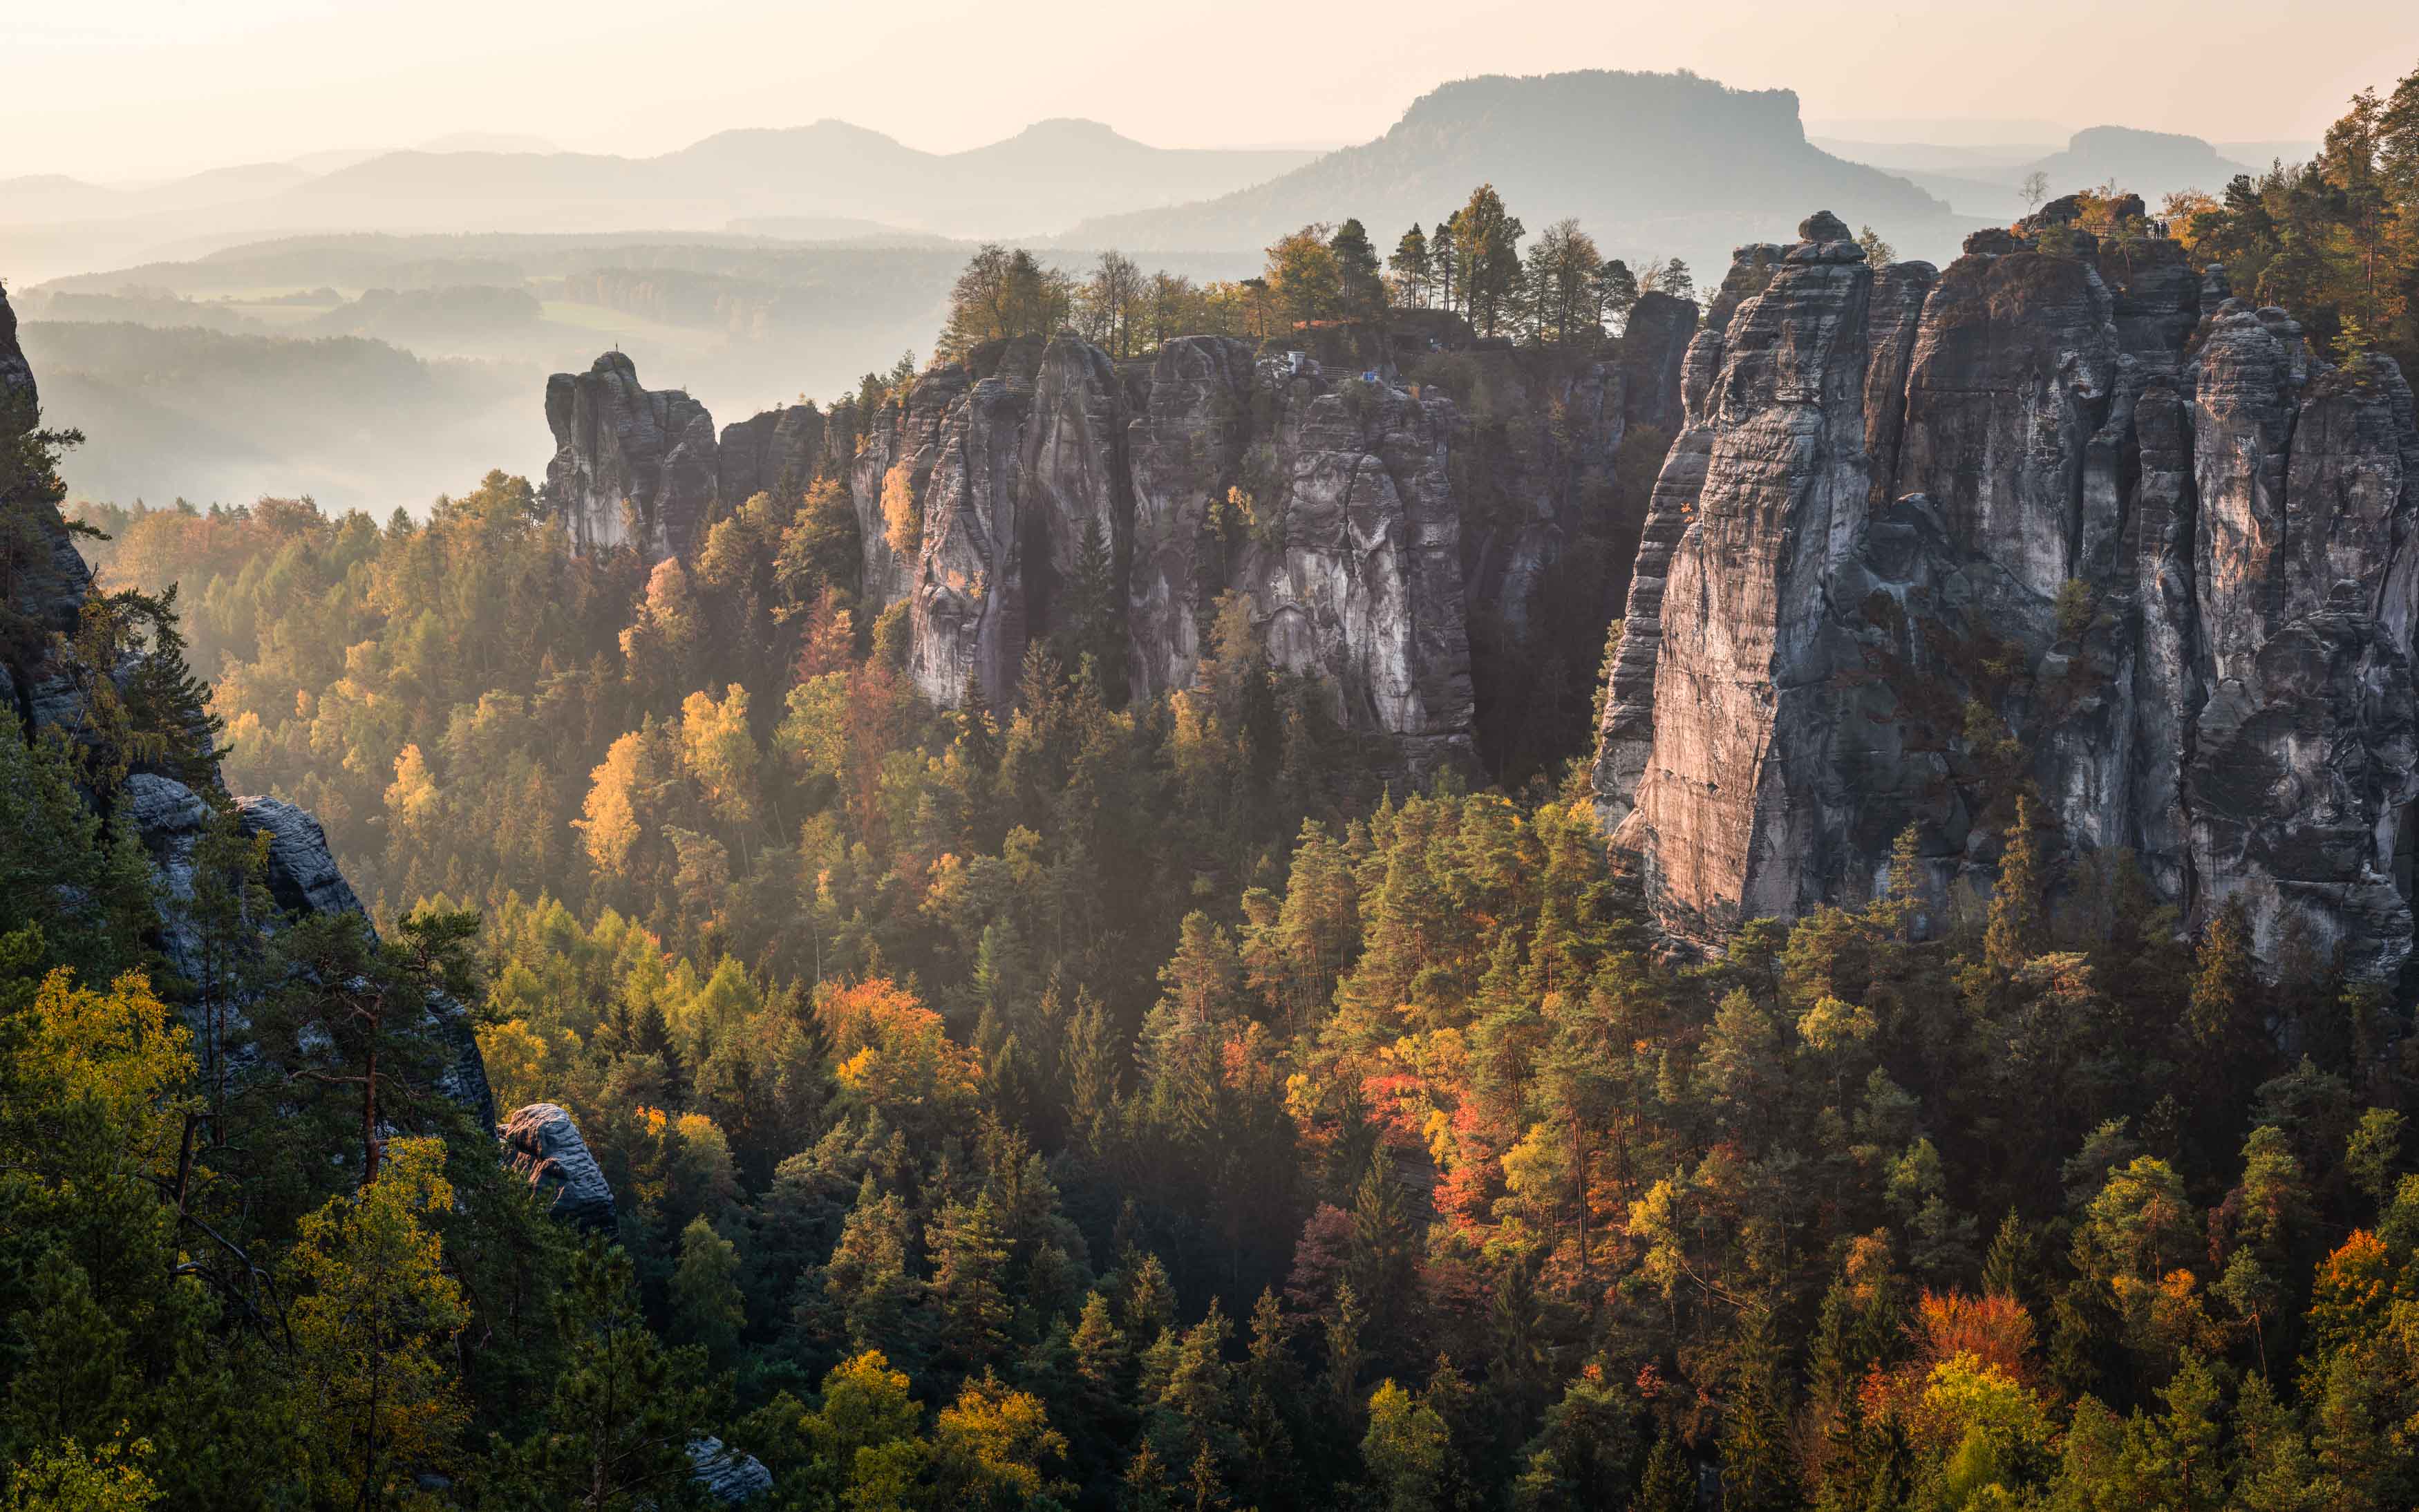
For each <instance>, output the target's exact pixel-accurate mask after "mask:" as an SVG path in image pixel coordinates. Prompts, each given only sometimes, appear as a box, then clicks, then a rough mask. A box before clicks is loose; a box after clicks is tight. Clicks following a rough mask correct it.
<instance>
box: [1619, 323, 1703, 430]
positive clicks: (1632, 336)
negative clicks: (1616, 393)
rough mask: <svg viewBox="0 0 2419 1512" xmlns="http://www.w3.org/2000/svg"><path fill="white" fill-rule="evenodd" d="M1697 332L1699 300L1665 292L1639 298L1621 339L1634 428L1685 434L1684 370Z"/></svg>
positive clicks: (1626, 409) (1627, 408) (1625, 403)
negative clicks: (1644, 427) (1682, 430)
mask: <svg viewBox="0 0 2419 1512" xmlns="http://www.w3.org/2000/svg"><path fill="white" fill-rule="evenodd" d="M1696 334H1697V301H1694V300H1684V299H1681V298H1679V297H1678V296H1676V295H1672V294H1666V293H1663V292H1662V291H1661V290H1659V289H1654V290H1649V291H1648V292H1646V293H1644V294H1641V295H1640V296H1639V297H1638V302H1637V303H1636V304H1635V305H1633V306H1631V307H1630V311H1629V324H1628V325H1627V326H1626V328H1624V330H1623V332H1622V337H1621V374H1622V378H1623V383H1622V412H1623V416H1624V418H1625V419H1626V421H1627V422H1628V423H1629V424H1632V425H1652V426H1654V427H1655V428H1656V430H1659V431H1661V432H1662V433H1663V434H1664V435H1666V436H1670V435H1672V434H1673V433H1674V432H1676V431H1678V430H1679V428H1680V424H1681V422H1682V419H1683V415H1682V407H1681V402H1680V368H1681V364H1682V363H1686V362H1687V358H1688V343H1689V342H1690V341H1691V340H1692V339H1694V337H1695V336H1696Z"/></svg>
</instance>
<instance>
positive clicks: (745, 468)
mask: <svg viewBox="0 0 2419 1512" xmlns="http://www.w3.org/2000/svg"><path fill="white" fill-rule="evenodd" d="M824 449H825V439H824V414H823V411H822V410H820V409H816V408H815V407H814V406H813V405H811V404H793V405H785V406H783V407H782V408H780V409H767V410H765V411H764V412H763V413H762V414H758V415H751V416H749V417H748V418H747V419H746V420H741V421H734V422H732V424H728V425H725V426H723V427H722V440H720V441H719V442H718V443H717V444H716V450H715V458H714V477H715V485H714V486H715V496H716V499H717V500H718V501H720V502H721V503H722V504H723V505H724V506H726V507H729V508H736V507H738V506H739V505H741V504H744V503H746V502H747V501H748V500H750V499H752V498H754V497H755V496H756V495H758V494H760V493H769V494H776V495H787V496H791V497H795V496H796V495H799V494H802V493H804V492H806V490H807V485H809V484H810V483H812V482H814V481H815V477H816V475H817V474H818V473H820V472H821V471H823V466H824Z"/></svg>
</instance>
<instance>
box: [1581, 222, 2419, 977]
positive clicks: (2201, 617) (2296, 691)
mask: <svg viewBox="0 0 2419 1512" xmlns="http://www.w3.org/2000/svg"><path fill="white" fill-rule="evenodd" d="M2130 208H2131V209H2132V210H2133V211H2134V213H2135V214H2136V215H2138V214H2139V210H2140V207H2139V205H2138V202H2136V203H2135V204H2134V205H2133V206H2132V207H2130ZM2075 212H2076V207H2075V206H2074V204H2073V203H2072V202H2071V201H2060V202H2056V203H2053V204H2052V205H2050V206H2049V207H2047V208H2044V209H2043V210H2042V213H2041V214H2040V215H2038V216H2036V217H2034V218H2033V219H2032V220H2031V221H2028V222H2026V223H2022V224H2019V225H2018V226H2017V227H2015V228H2013V229H2012V230H2004V231H2001V230H1995V231H1984V232H1978V233H1976V234H1975V235H1974V236H1973V237H1971V238H1969V239H1968V240H1967V242H1966V251H1965V253H1964V255H1963V256H1961V257H1959V258H1958V259H1956V260H1955V261H1954V262H1952V263H1951V264H1950V265H1949V267H1947V268H1946V269H1935V268H1934V267H1933V266H1932V265H1930V264H1928V263H1919V262H1911V263H1898V264H1894V265H1892V266H1889V267H1887V268H1873V267H1870V266H1868V265H1867V262H1866V258H1865V255H1864V253H1863V252H1862V251H1861V250H1860V249H1859V248H1858V247H1857V244H1856V243H1855V242H1854V241H1853V240H1851V239H1849V236H1848V232H1847V229H1846V227H1845V226H1844V225H1843V224H1841V223H1840V222H1839V221H1838V220H1837V219H1836V218H1834V217H1831V216H1829V215H1828V214H1826V213H1818V214H1817V215H1815V216H1813V217H1812V218H1810V220H1809V221H1807V223H1806V224H1804V225H1803V226H1801V227H1800V230H1799V237H1800V239H1799V240H1798V241H1796V242H1795V244H1793V245H1789V246H1786V247H1783V246H1774V245H1758V246H1749V247H1743V248H1741V249H1740V250H1739V252H1738V254H1737V255H1736V257H1735V258H1734V260H1733V266H1732V268H1731V270H1730V271H1729V273H1728V275H1727V277H1726V278H1725V279H1724V282H1723V285H1722V287H1721V290H1720V292H1719V294H1718V296H1717V297H1716V298H1715V300H1714V301H1712V305H1711V308H1710V311H1709V315H1708V318H1707V320H1706V323H1705V325H1704V327H1703V329H1702V330H1701V331H1699V332H1697V333H1696V334H1695V335H1694V336H1693V337H1692V338H1691V340H1690V342H1689V345H1688V347H1687V354H1686V357H1685V359H1684V377H1683V380H1682V383H1681V385H1680V395H1681V404H1682V407H1683V410H1684V413H1683V415H1682V417H1681V424H1680V425H1679V428H1678V431H1677V434H1676V436H1675V438H1674V440H1673V443H1672V448H1671V451H1670V453H1669V455H1668V456H1667V457H1666V459H1665V461H1664V464H1663V467H1662V470H1661V472H1660V474H1659V476H1658V477H1657V479H1656V484H1655V487H1654V493H1653V497H1652V501H1651V503H1650V506H1649V516H1648V519H1647V521H1646V525H1645V529H1644V532H1643V537H1642V542H1641V548H1640V551H1639V554H1638V559H1637V563H1636V568H1635V572H1634V575H1633V577H1632V579H1631V581H1630V584H1629V587H1628V594H1627V601H1626V609H1625V612H1624V615H1623V621H1622V631H1621V637H1620V640H1619V643H1618V645H1617V647H1616V649H1615V651H1614V653H1613V657H1612V662H1611V665H1610V692H1609V695H1608V697H1607V700H1606V702H1605V706H1604V709H1603V713H1602V717H1601V721H1600V727H1599V732H1598V743H1597V749H1596V756H1595V774H1594V779H1595V795H1596V803H1597V808H1598V811H1599V815H1600V817H1601V818H1602V820H1603V822H1604V825H1605V828H1606V830H1607V832H1608V833H1609V834H1610V836H1611V844H1612V846H1613V848H1614V850H1615V852H1616V853H1617V855H1618V856H1621V857H1622V858H1624V859H1625V860H1626V861H1627V862H1628V863H1630V864H1632V865H1633V866H1634V868H1635V871H1636V874H1637V875H1638V877H1639V878H1640V881H1641V886H1642V887H1643V889H1644V893H1645V896H1646V899H1647V902H1648V903H1649V905H1650V906H1651V907H1652V909H1653V910H1654V912H1655V914H1656V918H1657V919H1658V920H1659V922H1660V925H1661V927H1662V929H1663V930H1664V931H1665V932H1666V933H1667V934H1668V935H1669V936H1670V937H1671V938H1672V940H1674V941H1675V942H1677V943H1679V944H1680V945H1682V946H1684V947H1693V948H1698V949H1718V948H1719V947H1720V946H1721V945H1722V943H1723V942H1724V941H1725V940H1726V939H1727V937H1728V936H1729V934H1730V933H1732V932H1733V930H1734V929H1735V928H1736V927H1737V926H1738V925H1739V924H1740V923H1741V922H1743V921H1744V920H1746V919H1748V918H1756V917H1764V916H1770V917H1778V918H1796V917H1800V916H1802V915H1804V914H1807V913H1809V912H1810V911H1812V910H1813V909H1816V908H1818V907H1821V906H1824V905H1827V904H1839V905H1844V906H1856V905H1857V904H1859V903H1863V902H1865V901H1867V900H1869V899H1871V898H1872V897H1874V896H1876V895H1877V894H1878V893H1879V892H1880V891H1881V890H1882V889H1884V888H1885V887H1888V886H1889V885H1890V878H1889V875H1888V873H1889V870H1890V856H1891V850H1892V846H1893V843H1894V841H1895V840H1896V839H1897V837H1898V836H1899V835H1900V834H1901V833H1902V832H1903V831H1904V830H1907V829H1909V828H1910V827H1911V828H1912V829H1913V831H1914V834H1915V837H1916V844H1917V849H1918V852H1919V854H1920V856H1921V870H1922V873H1923V874H1922V876H1921V877H1920V878H1919V879H1917V880H1918V882H1919V884H1920V887H1921V890H1922V892H1923V895H1924V897H1925V899H1926V900H1927V903H1928V904H1929V906H1930V908H1931V909H1932V910H1933V911H1934V913H1935V916H1936V912H1937V910H1939V909H1940V908H1942V907H1943V906H1945V905H1947V903H1949V900H1950V898H1951V897H1952V895H1953V894H1955V893H1957V892H1958V890H1959V889H1969V892H1968V895H1969V896H1970V894H1971V892H1979V891H1982V890H1987V888H1988V887H1989V886H1990V883H1991V878H1992V877H1993V876H1994V874H1995V872H1996V870H1997V866H1998V861H1999V858H2000V856H2001V853H2002V850H2003V848H2004V846H2005V844H2006V837H2007V834H2008V832H2009V830H2010V829H2011V826H2012V825H2014V824H2016V822H2017V817H2016V816H2017V807H2018V800H2019V798H2020V797H2023V798H2028V799H2029V800H2031V811H2032V812H2033V813H2034V814H2035V815H2036V823H2037V825H2039V827H2040V836H2041V839H2042V841H2045V842H2046V843H2047V844H2048V845H2049V846H2050V847H2051V849H2052V851H2053V854H2062V855H2063V856H2065V857H2066V858H2067V859H2068V860H2069V862H2070V863H2071V865H2070V867H2069V868H2068V871H2069V874H2070V875H2071V876H2072V877H2074V878H2076V879H2077V880H2076V883H2075V885H2074V886H2072V887H2070V888H2068V889H2067V891H2068V893H2069V896H2068V897H2067V898H2066V899H2065V900H2064V902H2063V903H2062V906H2067V907H2074V908H2085V907H2092V906H2098V905H2099V904H2097V903H2095V901H2094V897H2095V895H2094V890H2093V885H2092V884H2091V879H2092V878H2094V877H2097V878H2098V879H2099V886H2100V891H2101V892H2103V893H2104V892H2105V890H2106V886H2107V885H2108V884H2110V882H2111V879H2112V877H2113V876H2114V873H2115V871H2116V869H2117V868H2118V867H2119V866H2120V865H2121V864H2122V863H2121V862H2120V861H2119V857H2121V856H2131V857H2132V859H2133V863H2134V867H2135V868H2136V869H2137V870H2138V874H2139V876H2140V878H2141V880H2142V882H2143V883H2145V884H2146V885H2147V886H2148V887H2149V890H2150V891H2151V892H2152V893H2153V894H2154V895H2155V896H2156V898H2157V899H2159V900H2160V901H2162V902H2164V903H2171V904H2174V905H2176V906H2177V907H2178V908H2180V910H2181V913H2182V917H2183V918H2184V920H2185V921H2186V923H2187V925H2188V926H2197V925H2199V924H2201V923H2203V922H2205V921H2206V920H2207V919H2209V918H2211V916H2212V915H2213V914H2214V913H2215V912H2216V911H2217V910H2218V909H2220V908H2222V907H2225V906H2226V905H2228V904H2229V903H2237V902H2239V903H2240V905H2241V906H2242V910H2243V912H2244V914H2245V916H2246V918H2247V921H2248V923H2249V925H2250V934H2251V940H2252V944H2253V949H2254V950H2255V952H2256V953H2257V955H2258V956H2259V957H2260V958H2261V959H2262V960H2263V961H2265V962H2266V963H2267V964H2270V965H2271V966H2272V967H2274V966H2278V965H2288V964H2291V963H2294V962H2296V961H2299V962H2303V963H2309V962H2316V963H2319V964H2324V963H2326V962H2328V961H2330V960H2334V961H2335V962H2338V963H2340V964H2341V965H2342V966H2343V967H2344V968H2345V969H2346V970H2347V971H2348V972H2349V973H2350V975H2352V976H2354V977H2356V978H2359V977H2365V978H2369V979H2375V980H2385V981H2388V982H2391V980H2393V979H2395V978H2396V976H2398V975H2399V974H2400V973H2401V971H2402V969H2403V967H2404V965H2405V964H2406V963H2407V962H2408V960H2409V957H2410V954H2411V903H2410V890H2411V852H2412V848H2413V835H2412V823H2411V822H2412V817H2413V808H2412V805H2413V800H2414V799H2419V720H2414V717H2413V692H2412V681H2411V655H2412V640H2411V637H2412V628H2413V620H2414V617H2419V560H2414V551H2415V550H2419V546H2414V543H2413V540H2412V536H2413V533H2414V532H2413V528H2412V527H2413V524H2414V520H2419V426H2414V424H2413V414H2412V401H2411V390H2410V387H2409V385H2408V384H2407V383H2406V382H2405V380H2404V378H2403V376H2402V374H2401V373H2400V372H2399V371H2398V369H2396V366H2395V365H2394V363H2391V362H2390V361H2388V360H2385V359H2383V358H2381V357H2377V356H2374V355H2362V356H2356V357H2353V358H2351V359H2350V360H2348V361H2347V362H2346V363H2343V364H2342V365H2340V366H2335V365H2330V364H2329V363H2326V362H2324V361H2322V360H2321V359H2320V358H2319V356H2318V355H2316V354H2314V353H2313V352H2311V351H2310V350H2309V349H2308V347H2307V346H2306V345H2305V343H2304V342H2303V339H2302V332H2301V330H2300V328H2299V327H2298V326H2297V325H2296V324H2295V323H2294V321H2293V320H2292V319H2291V317H2290V316H2288V314H2287V313H2286V312H2284V311H2282V310H2279V309H2273V308H2269V309H2258V308H2254V307H2253V306H2252V305H2251V304H2249V303H2248V302H2246V301H2242V300H2240V299H2235V298H2231V297H2230V296H2229V292H2228V289H2227V285H2226V276H2225V272H2224V270H2223V269H2222V268H2214V267H2213V268H2211V269H2208V270H2196V269H2193V268H2190V267H2187V266H2186V263H2185V258H2184V254H2183V251H2182V249H2181V247H2180V245H2179V244H2177V243H2176V242H2174V241H2171V240H2167V239H2165V238H2164V237H2161V236H2158V235H2155V234H2154V235H2151V236H2149V237H2147V238H2127V239H2109V240H2106V241H2103V240H2100V239H2095V238H2094V237H2093V236H2092V235H2091V234H2090V233H2089V232H2088V231H2086V230H2084V229H2083V228H2082V227H2080V226H2079V225H2077V224H2074V223H2075V219H2076V214H2075Z"/></svg>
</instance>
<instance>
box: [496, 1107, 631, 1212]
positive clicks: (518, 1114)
mask: <svg viewBox="0 0 2419 1512" xmlns="http://www.w3.org/2000/svg"><path fill="white" fill-rule="evenodd" d="M497 1136H498V1137H499V1138H501V1140H502V1141H503V1145H504V1149H505V1150H506V1151H507V1155H506V1158H507V1159H508V1160H509V1161H510V1163H511V1165H512V1168H513V1170H514V1172H515V1173H516V1174H517V1175H519V1176H521V1177H523V1178H524V1179H526V1180H528V1182H529V1184H530V1189H531V1190H532V1191H534V1192H538V1193H546V1192H548V1191H551V1192H552V1193H553V1194H554V1200H553V1202H552V1204H551V1206H549V1207H548V1208H547V1212H548V1213H549V1214H551V1215H552V1216H554V1217H556V1218H559V1219H561V1220H562V1221H563V1222H565V1223H569V1224H576V1225H578V1227H582V1228H610V1227H612V1226H613V1215H614V1203H613V1188H612V1186H611V1184H610V1183H609V1182H608V1181H607V1180H605V1173H604V1171H603V1170H602V1169H600V1168H599V1167H598V1166H597V1164H596V1157H595V1156H593V1155H592V1154H590V1153H589V1150H588V1142H587V1141H586V1140H584V1139H582V1138H580V1137H579V1129H578V1125H576V1124H574V1123H573V1122H572V1121H571V1115H570V1114H568V1113H566V1112H564V1111H563V1110H562V1108H560V1107H558V1106H556V1105H555V1104H554V1103H531V1104H530V1105H529V1106H527V1107H524V1108H516V1109H514V1110H513V1116H512V1117H511V1118H509V1119H505V1120H504V1124H503V1127H502V1128H501V1129H500V1130H498V1131H497Z"/></svg>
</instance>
